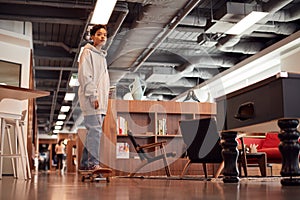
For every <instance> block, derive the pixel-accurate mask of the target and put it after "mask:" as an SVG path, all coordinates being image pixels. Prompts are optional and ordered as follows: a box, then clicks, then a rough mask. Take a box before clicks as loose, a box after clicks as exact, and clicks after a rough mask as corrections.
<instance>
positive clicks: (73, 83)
mask: <svg viewBox="0 0 300 200" xmlns="http://www.w3.org/2000/svg"><path fill="white" fill-rule="evenodd" d="M69 86H70V87H75V86H79V82H78V74H75V73H74V74H72V76H71V79H70V82H69Z"/></svg>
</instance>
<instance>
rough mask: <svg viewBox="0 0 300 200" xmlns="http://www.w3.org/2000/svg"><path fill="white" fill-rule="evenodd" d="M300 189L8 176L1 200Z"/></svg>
mask: <svg viewBox="0 0 300 200" xmlns="http://www.w3.org/2000/svg"><path fill="white" fill-rule="evenodd" d="M299 196H300V186H289V187H288V186H282V185H281V184H280V177H271V178H265V179H260V178H259V177H258V178H254V179H253V178H252V179H251V178H250V179H243V178H242V179H241V181H240V183H234V184H228V183H227V184H224V183H223V182H222V179H212V180H211V181H203V180H202V181H200V179H199V180H195V179H188V180H180V179H170V180H167V179H162V178H157V179H156V178H151V179H146V178H145V179H142V178H120V177H113V178H112V179H111V182H110V183H106V182H105V181H104V182H99V183H97V182H81V181H80V177H79V176H78V175H77V174H63V175H60V174H58V173H57V172H51V173H38V174H35V175H33V178H32V179H31V180H29V181H24V180H16V179H14V178H13V177H11V176H4V177H3V179H2V180H0V199H1V200H14V199H18V200H35V199H53V200H69V199H72V200H77V199H93V200H95V199H115V200H120V199H121V200H123V199H124V200H127V199H128V200H134V199H138V200H142V199H143V200H144V199H151V200H155V199H174V200H175V199H217V200H220V199H228V200H240V199H241V200H244V199H272V200H273V199H274V200H275V199H295V198H298V197H299Z"/></svg>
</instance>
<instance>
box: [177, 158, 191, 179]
mask: <svg viewBox="0 0 300 200" xmlns="http://www.w3.org/2000/svg"><path fill="white" fill-rule="evenodd" d="M190 164H191V160H188V162H187V163H186V164H185V166H184V168H183V170H182V172H181V175H180V178H182V177H183V176H184V175H185V173H186V172H187V170H188V168H189V167H190Z"/></svg>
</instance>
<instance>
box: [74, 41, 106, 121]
mask: <svg viewBox="0 0 300 200" xmlns="http://www.w3.org/2000/svg"><path fill="white" fill-rule="evenodd" d="M105 56H106V51H104V50H98V49H96V48H95V47H94V46H93V45H91V44H86V45H85V46H84V49H83V51H82V54H81V56H80V61H79V70H78V81H79V84H80V86H79V90H78V97H79V102H80V108H81V110H82V112H83V115H84V116H86V115H95V114H104V115H105V114H106V112H107V106H108V95H109V87H110V86H109V84H110V81H109V74H108V70H107V63H106V58H105ZM90 98H97V99H98V102H99V108H98V109H95V108H94V107H93V106H92V104H91V102H90Z"/></svg>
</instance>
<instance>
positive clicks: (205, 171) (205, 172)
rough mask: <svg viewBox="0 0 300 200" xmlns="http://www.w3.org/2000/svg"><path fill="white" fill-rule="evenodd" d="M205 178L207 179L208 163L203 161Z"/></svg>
mask: <svg viewBox="0 0 300 200" xmlns="http://www.w3.org/2000/svg"><path fill="white" fill-rule="evenodd" d="M202 167H203V171H204V176H205V179H207V170H206V163H202Z"/></svg>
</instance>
